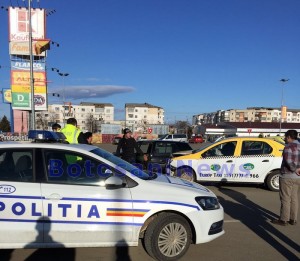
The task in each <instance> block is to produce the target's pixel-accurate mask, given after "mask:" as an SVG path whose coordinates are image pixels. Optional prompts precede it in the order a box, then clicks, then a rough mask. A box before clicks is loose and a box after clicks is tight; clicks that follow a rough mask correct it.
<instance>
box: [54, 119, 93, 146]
mask: <svg viewBox="0 0 300 261" xmlns="http://www.w3.org/2000/svg"><path fill="white" fill-rule="evenodd" d="M52 131H55V132H62V133H63V134H64V135H65V137H66V141H67V142H68V143H73V144H74V143H80V144H92V137H93V134H92V133H91V132H85V133H83V132H82V131H81V130H80V129H79V128H78V127H77V120H76V119H75V118H69V119H68V120H67V124H66V126H65V127H64V128H61V126H60V125H59V124H58V123H54V124H53V125H52Z"/></svg>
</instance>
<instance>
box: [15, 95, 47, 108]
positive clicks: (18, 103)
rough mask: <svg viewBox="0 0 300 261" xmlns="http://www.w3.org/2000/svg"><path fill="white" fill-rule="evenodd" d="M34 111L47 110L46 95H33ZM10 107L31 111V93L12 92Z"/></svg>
mask: <svg viewBox="0 0 300 261" xmlns="http://www.w3.org/2000/svg"><path fill="white" fill-rule="evenodd" d="M34 105H35V107H34V109H35V110H36V111H45V110H47V94H45V93H35V94H34ZM12 107H13V109H18V110H29V111H30V110H31V93H24V92H12Z"/></svg>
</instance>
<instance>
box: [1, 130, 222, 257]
mask: <svg viewBox="0 0 300 261" xmlns="http://www.w3.org/2000/svg"><path fill="white" fill-rule="evenodd" d="M57 135H58V134H55V133H52V132H43V131H39V132H38V131H37V132H33V133H31V134H30V138H35V141H34V142H27V143H20V142H2V143H1V144H0V248H10V249H11V248H50V247H107V246H122V245H127V246H137V245H138V243H139V239H142V242H143V245H144V247H145V249H146V251H147V253H148V254H149V255H150V256H152V257H153V258H155V259H157V260H177V259H178V258H180V257H181V256H183V255H184V254H185V253H186V251H187V250H188V248H189V246H190V244H191V243H194V244H199V243H205V242H208V241H211V240H213V239H216V238H218V237H219V236H221V235H223V234H224V230H223V218H224V210H223V208H222V206H221V205H220V204H219V202H218V199H217V197H216V196H215V195H214V193H213V192H211V191H210V190H209V189H207V188H205V187H203V186H201V185H199V184H196V183H192V182H189V181H186V180H183V179H180V178H175V177H168V176H166V175H159V174H153V175H149V174H147V173H145V172H143V171H142V170H141V169H140V168H138V167H136V166H133V165H131V164H129V163H127V162H125V161H123V160H122V159H120V158H118V157H116V156H114V155H113V154H111V153H109V152H107V151H105V150H103V149H101V148H99V147H96V146H91V145H84V144H64V143H57V142H53V141H55V140H60V139H61V137H59V136H57ZM38 141H40V142H38Z"/></svg>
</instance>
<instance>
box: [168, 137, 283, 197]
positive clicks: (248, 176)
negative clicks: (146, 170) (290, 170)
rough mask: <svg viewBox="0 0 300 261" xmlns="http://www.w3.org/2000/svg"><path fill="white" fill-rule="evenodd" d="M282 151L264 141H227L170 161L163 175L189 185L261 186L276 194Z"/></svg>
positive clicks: (248, 139)
mask: <svg viewBox="0 0 300 261" xmlns="http://www.w3.org/2000/svg"><path fill="white" fill-rule="evenodd" d="M283 148H284V144H282V143H280V142H277V141H276V140H272V139H267V138H255V137H233V138H228V139H224V140H221V141H219V142H216V143H213V144H211V145H209V146H207V147H204V148H201V149H199V150H195V151H193V152H192V154H189V155H184V156H180V157H175V158H172V159H170V160H169V163H168V166H167V171H166V172H167V174H169V175H171V176H177V177H181V178H183V179H187V180H190V181H199V182H204V181H209V182H240V183H264V184H266V186H267V187H268V188H269V189H270V190H272V191H278V190H279V175H280V166H281V161H282V158H281V157H282V151H283Z"/></svg>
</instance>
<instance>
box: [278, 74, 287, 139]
mask: <svg viewBox="0 0 300 261" xmlns="http://www.w3.org/2000/svg"><path fill="white" fill-rule="evenodd" d="M279 81H281V82H282V89H281V107H280V111H281V112H280V121H279V135H281V124H282V108H283V85H284V84H285V83H286V82H288V81H289V79H280V80H279Z"/></svg>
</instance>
